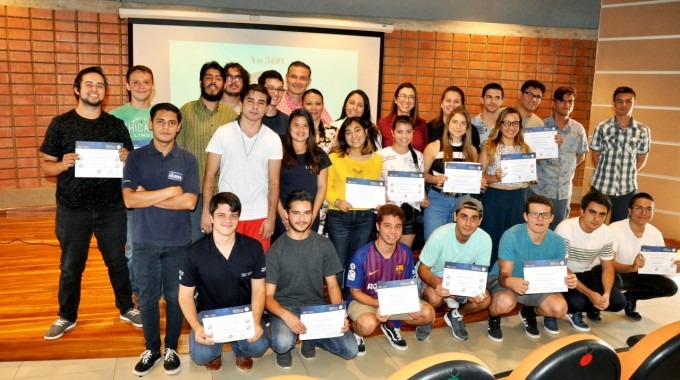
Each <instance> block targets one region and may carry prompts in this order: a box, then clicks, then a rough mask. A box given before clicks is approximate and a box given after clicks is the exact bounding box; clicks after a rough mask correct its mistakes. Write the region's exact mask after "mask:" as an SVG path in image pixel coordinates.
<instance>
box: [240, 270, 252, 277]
mask: <svg viewBox="0 0 680 380" xmlns="http://www.w3.org/2000/svg"><path fill="white" fill-rule="evenodd" d="M252 274H253V271H250V272H245V273H241V278H246V277H250V276H251V275H252Z"/></svg>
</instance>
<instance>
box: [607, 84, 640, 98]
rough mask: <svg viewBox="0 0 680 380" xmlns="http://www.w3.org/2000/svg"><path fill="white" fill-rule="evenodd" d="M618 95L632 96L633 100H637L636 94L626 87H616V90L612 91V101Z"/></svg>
mask: <svg viewBox="0 0 680 380" xmlns="http://www.w3.org/2000/svg"><path fill="white" fill-rule="evenodd" d="M618 94H633V99H637V94H636V93H635V90H633V89H632V88H631V87H626V86H621V87H617V88H616V90H614V95H613V96H612V100H616V95H618Z"/></svg>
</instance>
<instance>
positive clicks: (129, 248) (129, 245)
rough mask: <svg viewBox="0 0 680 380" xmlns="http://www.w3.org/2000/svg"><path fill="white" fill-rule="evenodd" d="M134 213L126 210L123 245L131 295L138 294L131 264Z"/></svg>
mask: <svg viewBox="0 0 680 380" xmlns="http://www.w3.org/2000/svg"><path fill="white" fill-rule="evenodd" d="M134 214H135V213H134V211H133V210H132V209H130V210H127V239H126V240H127V242H126V243H125V257H127V259H128V263H127V266H128V272H130V286H131V287H132V293H139V289H137V278H136V276H135V266H134V263H133V262H132V260H133V257H134V256H132V235H133V233H134V231H135V226H134V222H133V221H132V218H133V217H134Z"/></svg>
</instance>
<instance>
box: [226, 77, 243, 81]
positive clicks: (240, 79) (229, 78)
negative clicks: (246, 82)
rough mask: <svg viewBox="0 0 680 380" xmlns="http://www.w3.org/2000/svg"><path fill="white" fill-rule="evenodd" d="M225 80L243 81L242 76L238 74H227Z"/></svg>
mask: <svg viewBox="0 0 680 380" xmlns="http://www.w3.org/2000/svg"><path fill="white" fill-rule="evenodd" d="M227 82H243V77H242V76H240V75H227Z"/></svg>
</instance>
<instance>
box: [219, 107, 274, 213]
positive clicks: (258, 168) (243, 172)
mask: <svg viewBox="0 0 680 380" xmlns="http://www.w3.org/2000/svg"><path fill="white" fill-rule="evenodd" d="M205 151H206V152H208V153H215V154H219V155H221V156H222V158H221V161H220V178H219V181H218V185H217V188H218V190H219V191H220V192H224V191H230V192H232V193H234V194H236V195H237V196H238V197H239V199H240V200H241V205H242V206H241V217H240V219H241V220H244V221H245V220H255V219H262V218H266V217H267V211H268V208H269V205H268V201H267V195H268V190H269V161H270V160H281V159H282V158H283V147H282V146H281V138H280V137H279V135H277V134H276V132H274V131H272V130H271V129H269V128H267V127H266V126H265V125H264V124H263V125H262V127H261V128H260V131H259V132H258V133H257V135H255V136H253V137H252V138H249V137H247V136H246V135H244V134H243V132H241V127H240V126H239V124H238V120H236V121H232V122H231V123H229V124H226V125H223V126H221V127H219V128H218V129H217V131H215V133H214V134H213V136H212V138H211V139H210V142H209V143H208V147H207V148H206V149H205Z"/></svg>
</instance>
